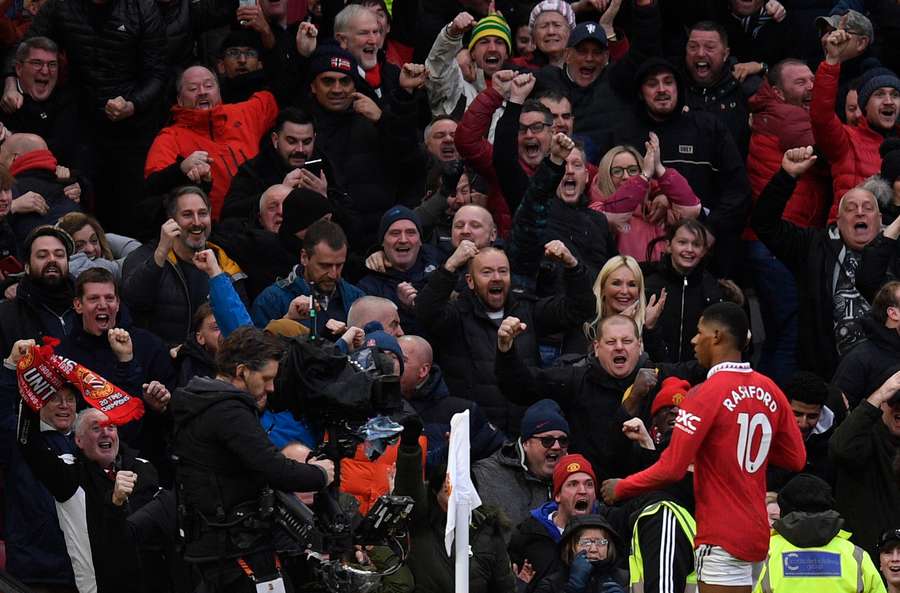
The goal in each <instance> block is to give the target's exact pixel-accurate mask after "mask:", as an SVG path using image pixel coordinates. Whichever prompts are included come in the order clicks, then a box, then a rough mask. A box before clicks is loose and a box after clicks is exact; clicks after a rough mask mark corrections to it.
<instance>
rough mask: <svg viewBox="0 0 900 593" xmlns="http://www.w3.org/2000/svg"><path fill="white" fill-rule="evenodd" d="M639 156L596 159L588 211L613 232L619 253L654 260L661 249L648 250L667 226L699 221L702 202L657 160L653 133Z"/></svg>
mask: <svg viewBox="0 0 900 593" xmlns="http://www.w3.org/2000/svg"><path fill="white" fill-rule="evenodd" d="M645 148H646V152H645V153H644V155H643V156H642V155H641V154H640V153H639V152H638V151H637V150H636V149H635V148H633V147H631V146H622V145H620V146H614V147H613V148H611V149H609V150H608V151H607V152H606V154H605V155H604V156H603V158H602V159H601V160H600V165H599V166H598V167H597V174H596V175H595V176H594V179H593V181H592V182H591V185H590V188H589V190H588V191H589V193H590V198H591V204H590V207H591V208H592V209H594V210H597V211H599V212H603V213H604V214H605V215H606V218H607V219H608V220H609V224H610V227H612V229H613V231H614V232H615V233H616V242H617V244H618V247H619V253H622V254H625V255H630V256H631V257H633V258H635V259H637V260H638V261H647V260H653V261H655V260H658V259H659V258H660V256H662V254H663V246H662V245H661V244H660V245H659V246H658V248H657V249H655V250H654V251H652V252H650V253H648V249H647V246H648V245H649V244H650V243H651V242H652V241H653V240H654V239H656V238H657V237H661V236H664V235H665V233H666V226H667V225H671V224H674V223H675V221H677V220H679V219H681V218H697V216H698V215H699V214H700V199H699V198H698V197H697V196H696V195H695V194H694V192H693V190H692V189H691V186H690V185H688V182H687V180H686V179H685V178H684V177H682V176H681V174H680V173H679V172H678V171H676V170H675V169H673V168H671V167H665V166H663V164H662V161H661V160H660V148H659V138H657V136H656V134H654V133H653V132H651V133H650V139H649V140H648V141H647V142H646V143H645Z"/></svg>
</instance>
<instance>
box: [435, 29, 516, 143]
mask: <svg viewBox="0 0 900 593" xmlns="http://www.w3.org/2000/svg"><path fill="white" fill-rule="evenodd" d="M470 30H471V31H472V36H471V38H470V40H469V47H468V49H469V55H470V56H471V57H472V61H473V62H474V63H475V80H473V81H472V82H469V81H467V80H466V79H465V77H464V76H463V73H462V70H461V69H460V67H459V63H458V62H457V61H456V54H458V53H459V52H460V50H462V49H463V36H464V35H465V34H466V32H467V31H470ZM511 38H512V36H511V33H510V29H509V25H508V24H507V22H506V20H505V19H504V18H503V17H502V16H500V15H499V14H492V15H488V16H486V17H484V18H483V19H481V20H480V21H476V20H475V17H473V16H472V15H471V14H469V13H468V12H461V13H459V14H458V15H456V17H455V18H454V19H453V20H452V21H450V23H449V24H448V25H447V26H446V27H444V28H443V29H441V32H440V33H439V34H438V36H437V38H436V39H435V40H434V45H432V46H431V51H430V52H428V58H427V59H426V60H425V68H426V69H427V70H428V82H426V83H425V90H426V91H428V102H429V105H430V106H431V113H432V114H433V115H434V116H435V117H437V116H439V115H442V114H452V113H457V112H458V109H459V104H460V102H461V100H464V101H465V103H464V105H463V109H465V108H466V107H468V106H469V104H471V103H472V101H474V100H475V96H476V95H478V93H480V92H481V91H483V90H484V89H485V88H486V87H487V83H488V81H489V80H491V77H492V76H493V75H494V73H495V72H497V71H498V70H500V68H502V67H503V64H505V63H506V61H507V60H508V59H509V55H510V52H511V47H510V45H511ZM501 113H502V112H501ZM499 116H500V114H499V113H498V114H497V116H496V117H499ZM491 127H492V128H493V126H491Z"/></svg>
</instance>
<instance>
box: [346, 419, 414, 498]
mask: <svg viewBox="0 0 900 593" xmlns="http://www.w3.org/2000/svg"><path fill="white" fill-rule="evenodd" d="M419 445H421V446H422V467H423V468H424V467H425V451H427V450H428V440H427V439H426V438H425V437H424V436H421V437H419ZM399 446H400V445H399V443H397V444H394V445H391V446H389V447H388V448H387V449H385V451H384V453H383V454H382V455H381V457H379V458H378V459H376V460H375V461H369V460H368V459H367V458H366V454H365V450H364V446H363V445H359V446H357V447H356V455H354V456H353V459H342V460H341V492H345V493H347V494H352V495H353V497H354V498H356V500H358V501H359V513H360V514H361V515H365V514H366V513H368V512H369V509H370V508H371V507H372V505H373V504H375V501H376V500H378V498H379V497H381V496H382V495H384V494H390V493H391V492H390V491H391V486H392V485H393V474H394V471H395V468H396V466H397V448H398V447H399ZM423 471H424V470H423Z"/></svg>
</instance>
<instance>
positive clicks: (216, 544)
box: [172, 377, 325, 562]
mask: <svg viewBox="0 0 900 593" xmlns="http://www.w3.org/2000/svg"><path fill="white" fill-rule="evenodd" d="M172 414H173V415H174V418H175V442H174V449H175V455H176V456H177V457H178V464H179V467H178V478H177V480H176V487H177V488H178V491H179V493H180V496H181V499H180V503H181V504H183V505H184V506H185V507H186V509H187V515H188V517H187V521H186V529H185V540H186V548H185V559H186V560H188V561H195V562H197V561H203V560H216V559H217V558H218V557H219V555H220V554H221V555H222V557H226V558H228V557H235V556H238V555H240V554H241V551H240V550H238V549H237V548H236V547H235V538H237V537H240V536H239V535H238V533H239V532H241V531H244V532H245V533H246V534H247V535H246V538H247V542H246V543H249V545H250V547H249V548H248V549H246V550H245V551H244V553H247V552H249V551H252V550H253V549H257V550H258V549H263V548H265V547H267V546H270V545H271V536H269V537H266V534H267V530H266V529H265V528H259V527H257V529H255V530H254V529H250V528H244V529H242V527H244V526H243V525H242V524H239V525H238V526H237V527H236V528H235V529H231V530H228V533H229V537H227V538H225V539H224V540H221V541H220V539H219V538H218V537H217V535H218V534H219V533H221V532H219V531H217V530H214V529H212V528H205V527H204V526H202V523H203V521H202V519H201V517H200V515H202V516H204V517H206V518H208V519H209V520H212V521H215V520H216V513H217V510H218V511H219V512H220V513H223V514H224V517H221V518H220V520H222V519H225V520H228V519H233V518H234V512H235V510H238V509H239V507H240V508H242V509H243V510H245V511H248V512H254V511H256V510H257V509H258V499H259V495H260V492H261V491H262V490H263V488H264V487H265V486H270V487H272V488H274V489H278V490H286V491H289V492H315V491H318V490H321V489H322V488H324V487H325V472H324V471H323V470H322V469H320V468H318V467H313V466H310V465H306V464H303V463H297V462H296V461H293V460H291V459H288V458H287V457H285V456H284V455H282V454H281V453H279V452H278V450H277V449H276V448H275V446H274V445H273V444H272V443H271V441H269V437H268V436H267V435H266V433H265V431H264V430H263V428H262V425H260V423H259V412H258V410H257V408H256V402H255V401H254V400H253V398H252V397H250V395H249V394H248V393H246V392H244V391H241V390H239V389H237V388H236V387H234V386H232V385H231V384H229V383H225V382H224V381H217V380H215V379H207V378H205V377H204V378H196V379H193V380H192V381H191V382H190V383H188V384H187V386H186V387H184V388H183V389H179V390H178V391H176V392H175V395H174V396H173V397H172ZM242 505H245V506H242ZM223 548H224V549H223Z"/></svg>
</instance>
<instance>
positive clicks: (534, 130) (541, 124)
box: [519, 121, 550, 134]
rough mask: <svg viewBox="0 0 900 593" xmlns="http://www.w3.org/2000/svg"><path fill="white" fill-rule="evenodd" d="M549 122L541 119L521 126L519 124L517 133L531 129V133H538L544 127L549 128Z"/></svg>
mask: <svg viewBox="0 0 900 593" xmlns="http://www.w3.org/2000/svg"><path fill="white" fill-rule="evenodd" d="M549 127H550V124H546V123H544V122H542V121H539V122H536V123H533V124H531V125H530V126H523V125H522V124H519V133H520V134H524V133H525V132H527V131H529V130H531V133H532V134H540V133H541V132H543V131H544V128H549Z"/></svg>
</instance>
